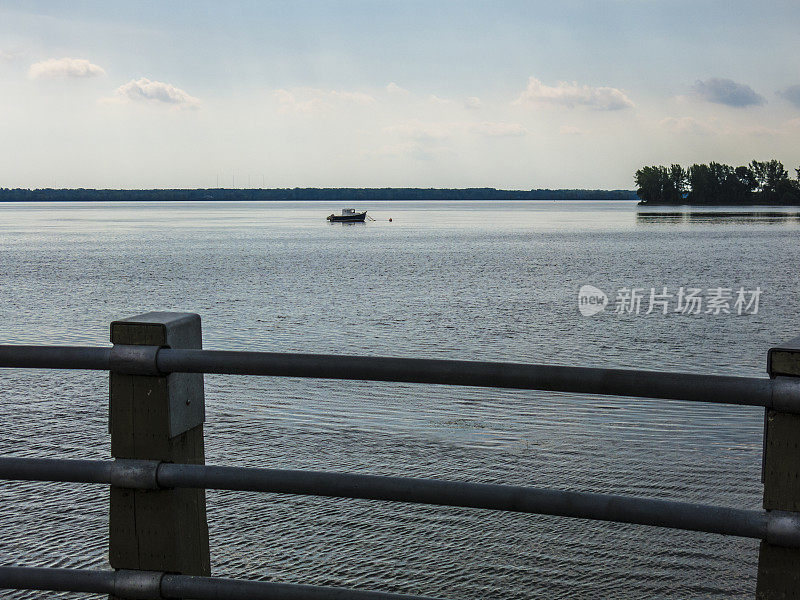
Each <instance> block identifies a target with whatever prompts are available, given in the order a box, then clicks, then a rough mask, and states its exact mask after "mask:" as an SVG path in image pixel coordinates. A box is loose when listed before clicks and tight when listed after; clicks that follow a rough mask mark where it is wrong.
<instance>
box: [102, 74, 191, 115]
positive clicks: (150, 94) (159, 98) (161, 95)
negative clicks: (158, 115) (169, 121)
mask: <svg viewBox="0 0 800 600" xmlns="http://www.w3.org/2000/svg"><path fill="white" fill-rule="evenodd" d="M114 93H115V98H114V99H113V100H117V101H123V102H145V103H148V104H162V105H169V106H172V107H173V108H198V107H199V106H200V100H199V99H197V98H195V97H194V96H190V95H189V94H187V93H186V92H185V91H183V90H182V89H180V88H177V87H175V86H174V85H171V84H169V83H164V82H163V81H150V80H149V79H147V78H146V77H142V78H140V79H134V80H132V81H129V82H128V83H126V84H124V85H121V86H119V87H118V88H117V90H116V92H114Z"/></svg>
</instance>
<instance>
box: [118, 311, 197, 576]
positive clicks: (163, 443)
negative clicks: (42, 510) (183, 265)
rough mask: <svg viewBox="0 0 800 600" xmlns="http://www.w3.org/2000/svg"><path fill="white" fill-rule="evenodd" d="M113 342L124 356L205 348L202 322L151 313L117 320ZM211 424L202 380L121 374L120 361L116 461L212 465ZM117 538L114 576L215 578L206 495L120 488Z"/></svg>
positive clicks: (189, 375)
mask: <svg viewBox="0 0 800 600" xmlns="http://www.w3.org/2000/svg"><path fill="white" fill-rule="evenodd" d="M111 342H112V343H113V344H114V345H115V346H117V347H118V350H119V351H120V353H121V354H123V355H124V356H129V355H131V354H133V355H134V356H135V351H133V350H126V349H125V348H124V347H119V346H161V347H170V348H202V334H201V327H200V317H199V315H196V314H192V313H166V312H151V313H147V314H144V315H139V316H137V317H131V318H128V319H123V320H121V321H115V322H113V323H112V324H111ZM112 352H115V351H112ZM154 356H155V355H153V357H154ZM153 367H154V361H153ZM120 370H121V371H123V372H131V370H126V369H120ZM132 372H139V371H137V370H136V369H133V371H132ZM204 420H205V401H204V393H203V375H202V374H194V373H173V374H169V375H162V374H159V373H157V372H155V373H152V374H137V375H130V374H124V373H122V372H114V366H113V361H112V372H111V377H110V403H109V430H110V433H111V454H112V456H113V457H114V458H120V459H122V458H125V459H142V460H152V461H164V462H174V463H190V464H204V463H205V451H204V445H203V421H204ZM109 534H110V543H109V546H110V547H109V561H110V563H111V566H112V567H113V568H114V569H138V570H146V571H162V572H169V573H179V574H186V575H210V574H211V567H210V558H209V547H208V524H207V521H206V500H205V490H196V489H166V490H162V489H158V490H133V489H126V488H119V487H113V486H112V487H111V509H110V532H109Z"/></svg>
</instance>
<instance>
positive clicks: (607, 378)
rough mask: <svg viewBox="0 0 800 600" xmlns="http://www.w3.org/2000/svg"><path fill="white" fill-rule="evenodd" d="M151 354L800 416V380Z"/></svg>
mask: <svg viewBox="0 0 800 600" xmlns="http://www.w3.org/2000/svg"><path fill="white" fill-rule="evenodd" d="M142 348H148V347H142ZM153 350H157V353H155V363H156V367H157V371H154V370H153V364H152V362H153V352H141V353H139V354H140V355H141V357H142V358H141V360H142V362H143V364H142V365H137V364H133V363H135V358H134V356H135V355H131V356H128V357H127V358H126V361H125V364H128V363H130V364H128V366H129V368H130V369H131V371H130V372H132V373H133V372H139V370H140V369H141V372H145V371H147V372H151V373H153V372H160V373H219V374H230V375H267V376H285V377H311V378H321V379H349V380H362V381H394V382H405V383H428V384H444V385H463V386H475V387H494V388H514V389H525V390H544V391H552V392H569V393H581V394H599V395H609V396H634V397H643V398H663V399H671V400H687V401H693V402H711V403H722V404H738V405H747V406H763V407H767V408H776V409H778V410H782V411H785V412H795V413H800V378H798V377H777V378H775V379H767V378H756V377H734V376H727V375H702V374H697V373H671V372H670V373H668V372H660V371H641V370H632V369H604V368H593V367H566V366H558V365H534V364H520V363H506V362H480V361H461V360H438V359H419V358H387V357H372V356H333V355H326V354H288V353H272V352H239V351H222V350H194V349H175V348H161V349H155V348H153ZM112 357H113V355H112V351H111V349H110V348H90V347H83V346H80V347H78V346H63V347H58V346H0V367H30V368H58V369H100V370H105V369H109V368H111V367H112V366H115V365H116V367H117V368H118V367H119V365H120V364H121V362H120V361H118V360H115V361H112V360H111V359H112ZM112 362H113V363H114V364H113V365H112ZM145 362H146V363H147V364H144V363H145ZM126 372H128V371H126Z"/></svg>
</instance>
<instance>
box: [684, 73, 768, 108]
mask: <svg viewBox="0 0 800 600" xmlns="http://www.w3.org/2000/svg"><path fill="white" fill-rule="evenodd" d="M692 91H693V92H694V93H695V95H696V96H697V97H699V98H701V99H702V100H705V101H706V102H714V103H715V104H725V105H726V106H733V107H735V108H745V107H747V106H758V105H761V104H764V103H765V102H766V100H765V99H764V96H762V95H761V94H758V93H756V92H755V90H753V88H751V87H750V86H749V85H745V84H744V83H736V82H735V81H733V80H732V79H720V78H717V77H712V78H711V79H706V80H705V81H701V80H699V79H698V80H697V82H696V83H695V84H694V85H693V86H692Z"/></svg>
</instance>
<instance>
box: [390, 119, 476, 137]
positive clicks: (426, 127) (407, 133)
mask: <svg viewBox="0 0 800 600" xmlns="http://www.w3.org/2000/svg"><path fill="white" fill-rule="evenodd" d="M460 128H461V126H460V124H459V123H424V122H422V121H418V120H416V119H415V120H412V121H408V122H407V123H402V124H400V125H391V126H389V127H384V128H383V130H382V131H383V133H389V134H396V135H401V136H403V137H407V138H411V139H414V140H418V141H436V140H444V139H447V138H449V137H451V136H452V135H453V134H454V133H455V132H456V131H458V130H459V129H460Z"/></svg>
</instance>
